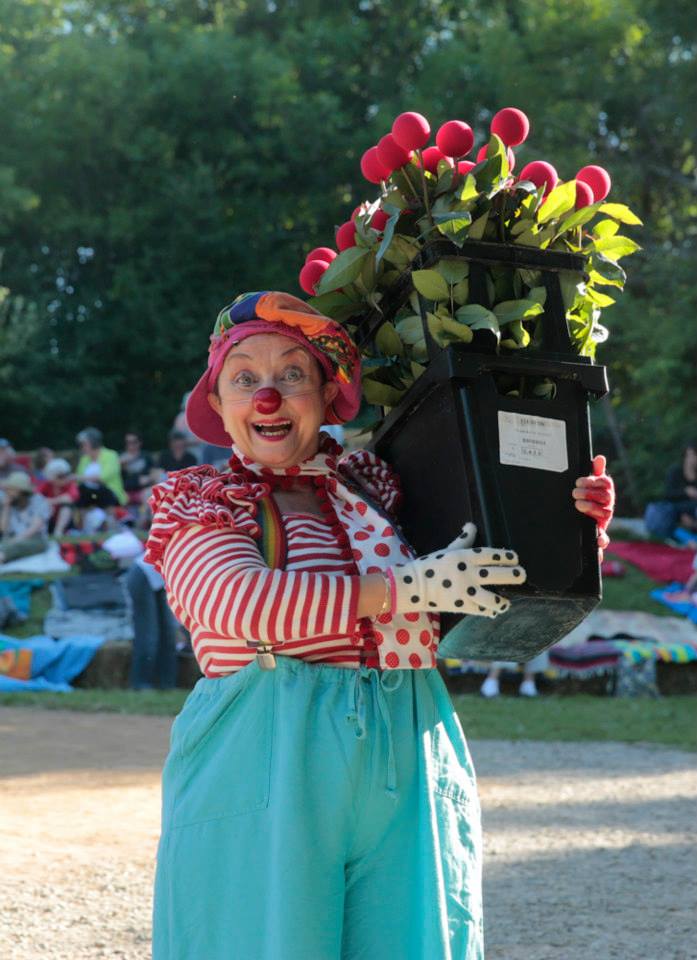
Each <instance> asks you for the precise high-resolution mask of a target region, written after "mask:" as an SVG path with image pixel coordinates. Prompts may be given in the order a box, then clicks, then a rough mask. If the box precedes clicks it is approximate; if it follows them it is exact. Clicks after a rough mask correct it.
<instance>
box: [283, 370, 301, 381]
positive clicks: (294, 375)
mask: <svg viewBox="0 0 697 960" xmlns="http://www.w3.org/2000/svg"><path fill="white" fill-rule="evenodd" d="M302 378H303V372H302V370H300V369H299V368H298V367H291V368H290V370H286V372H285V374H284V375H283V379H284V380H288V381H289V382H290V383H297V382H298V381H299V380H302Z"/></svg>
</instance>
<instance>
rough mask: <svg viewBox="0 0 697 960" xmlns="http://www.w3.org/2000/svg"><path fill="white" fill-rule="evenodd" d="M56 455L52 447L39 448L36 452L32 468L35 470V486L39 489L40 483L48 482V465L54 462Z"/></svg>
mask: <svg viewBox="0 0 697 960" xmlns="http://www.w3.org/2000/svg"><path fill="white" fill-rule="evenodd" d="M53 458H54V454H53V450H51V448H50V447H39V449H38V450H36V451H35V453H34V456H33V457H32V466H33V468H34V476H33V480H34V486H36V487H37V489H38V485H39V484H40V483H42V482H43V481H44V480H46V479H47V478H46V465H47V464H48V463H49V462H50V461H51V460H53Z"/></svg>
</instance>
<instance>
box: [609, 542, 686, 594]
mask: <svg viewBox="0 0 697 960" xmlns="http://www.w3.org/2000/svg"><path fill="white" fill-rule="evenodd" d="M605 552H606V553H612V554H614V555H615V556H617V557H622V559H623V560H626V561H627V562H628V563H633V564H634V566H635V567H639V569H640V570H643V572H644V573H645V574H646V575H647V576H649V577H651V579H652V580H655V581H656V583H674V582H675V581H677V582H678V583H685V582H686V581H687V580H688V579H689V577H690V574H691V573H692V569H693V567H692V564H693V562H694V559H695V551H694V550H688V549H687V548H682V549H680V548H678V547H669V546H667V545H666V544H663V543H641V542H637V543H633V542H629V541H623V540H613V541H612V543H611V544H610V546H609V547H607V549H606V551H605Z"/></svg>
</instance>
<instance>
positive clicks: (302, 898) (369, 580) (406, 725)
mask: <svg viewBox="0 0 697 960" xmlns="http://www.w3.org/2000/svg"><path fill="white" fill-rule="evenodd" d="M359 403H360V357H359V354H358V350H357V348H356V345H355V344H354V343H353V341H352V340H351V338H350V336H349V335H348V333H347V331H346V330H345V329H344V328H343V327H342V326H341V325H340V324H338V323H336V322H335V321H333V320H331V319H329V318H327V317H324V316H322V315H321V314H319V313H318V312H317V311H316V310H314V309H313V308H312V307H311V306H309V305H308V304H306V303H303V301H301V300H298V299H297V298H296V297H293V296H291V295H289V294H286V293H281V292H274V291H269V292H257V293H250V294H244V295H242V296H240V297H238V298H237V299H236V300H235V301H233V302H232V303H231V304H229V305H228V306H226V307H225V308H224V309H223V310H222V311H221V313H220V314H219V316H218V319H217V321H216V324H215V327H214V330H213V334H212V336H211V339H210V347H209V354H208V364H207V368H206V370H205V371H204V373H203V374H202V375H201V377H200V378H199V380H198V383H197V384H196V386H195V388H194V389H193V391H192V392H191V394H190V396H189V398H188V402H187V419H188V422H189V425H190V427H191V430H192V431H193V432H194V433H195V434H196V435H197V436H199V437H200V438H201V439H202V440H204V441H206V442H210V443H216V444H222V443H226V444H227V445H228V447H229V448H230V452H231V455H230V459H229V465H228V467H229V468H228V469H227V470H225V471H218V470H215V469H214V468H212V467H210V466H206V465H201V466H198V467H194V468H188V469H185V470H180V471H177V472H175V473H172V474H170V475H169V476H168V478H167V480H166V481H164V482H163V483H161V484H158V485H157V486H155V487H154V489H153V494H152V497H151V501H150V502H151V506H152V510H153V523H152V527H151V530H150V536H149V539H148V542H147V544H146V554H145V558H146V560H147V561H148V562H149V563H151V564H153V566H154V567H155V568H156V569H157V570H158V571H159V572H160V573H161V575H162V577H163V578H164V581H165V586H166V591H167V598H168V601H169V603H170V606H171V609H172V611H173V613H174V615H175V616H176V618H177V619H178V620H179V621H180V622H181V623H182V624H183V625H184V626H185V627H186V629H187V630H188V631H189V632H190V634H191V638H192V644H193V649H194V652H195V654H196V657H197V660H198V662H199V665H200V667H201V670H202V672H203V677H202V679H201V680H199V682H198V683H197V685H196V687H195V688H194V690H193V691H192V693H191V694H190V696H189V698H188V699H187V701H186V703H185V705H184V707H183V709H182V712H181V713H180V714H179V716H178V717H177V719H176V721H175V723H174V726H173V729H172V735H171V742H170V751H169V754H168V757H167V760H166V763H165V767H164V771H163V793H162V831H161V837H160V842H159V847H158V858H157V871H156V878H155V897H154V907H153V960H165V958H166V960H184V958H191V957H205V958H206V960H223V958H226V960H238V958H239V960H247V958H262V957H263V958H265V960H275V958H278V960H307V958H320V957H321V958H323V960H324V958H327V960H329V958H336V960H339V958H341V960H358V958H362V957H365V956H368V955H370V956H373V957H375V958H376V960H392V958H396V957H399V958H400V960H416V958H417V957H418V958H423V957H429V960H431V958H433V960H438V958H451V960H453V958H459V960H476V958H480V957H481V956H482V955H483V945H482V944H483V939H482V906H481V827H480V822H479V803H478V799H477V792H476V783H475V774H474V770H473V767H472V762H471V758H470V755H469V751H468V748H467V744H466V742H465V739H464V736H463V733H462V729H461V727H460V725H459V722H458V720H457V717H456V715H455V712H454V709H453V707H452V704H451V702H450V700H449V698H448V695H447V692H446V690H445V687H444V685H443V682H442V680H441V678H440V675H439V673H438V671H437V670H436V669H434V668H435V652H436V650H437V646H438V639H439V636H440V627H439V619H438V614H439V612H440V611H444V610H449V611H457V612H460V613H467V614H470V615H475V616H487V617H492V618H495V617H498V616H501V615H503V614H504V613H505V611H506V609H507V608H508V606H509V605H510V604H509V601H508V600H505V599H504V598H502V597H501V596H499V595H497V594H496V592H495V587H496V585H497V584H504V583H520V582H522V581H523V580H524V578H525V572H524V570H523V569H522V567H521V566H520V565H519V563H518V558H517V557H516V555H515V553H514V552H513V551H511V550H504V549H503V548H501V549H494V548H473V542H474V537H475V535H476V531H475V530H474V528H473V526H472V525H471V524H469V525H467V527H466V528H465V529H464V530H463V531H462V533H461V535H460V536H458V537H457V538H456V539H455V540H454V541H453V542H452V543H451V544H448V545H447V546H444V547H443V549H442V550H440V551H438V552H437V553H434V554H431V555H429V556H427V557H418V558H417V557H415V556H414V554H413V552H412V551H411V549H410V547H409V545H408V544H407V543H406V542H405V540H404V538H403V537H402V535H401V534H400V530H399V526H398V523H397V514H398V509H399V504H400V489H399V481H398V479H397V477H396V476H395V475H394V473H393V472H392V471H391V469H390V468H389V466H388V465H387V464H385V463H384V462H382V461H381V460H379V459H378V458H377V457H376V456H375V455H374V454H372V453H369V452H367V451H354V452H353V453H351V454H349V455H346V456H345V455H343V451H342V449H341V447H339V446H338V444H336V443H335V442H334V441H333V440H332V439H331V438H330V437H329V436H328V435H327V434H326V433H323V432H322V431H321V430H320V427H321V424H323V423H330V424H331V423H343V422H346V421H348V420H350V419H351V418H352V417H354V416H355V415H356V413H357V411H358V407H359ZM488 588H492V589H488Z"/></svg>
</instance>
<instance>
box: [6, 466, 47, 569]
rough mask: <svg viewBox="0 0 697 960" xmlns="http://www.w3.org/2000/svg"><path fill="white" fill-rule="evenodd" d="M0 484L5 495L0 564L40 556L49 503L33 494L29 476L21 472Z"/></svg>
mask: <svg viewBox="0 0 697 960" xmlns="http://www.w3.org/2000/svg"><path fill="white" fill-rule="evenodd" d="M0 484H1V485H2V490H3V494H4V497H3V502H2V507H0V563H8V562H9V561H10V560H16V559H17V558H18V557H28V556H31V555H32V554H34V553H43V551H44V550H45V549H46V547H47V545H48V521H49V517H50V515H51V507H50V506H49V504H48V501H47V500H46V498H45V497H42V496H41V494H40V493H35V492H34V490H33V488H32V485H31V479H30V477H29V474H28V473H26V472H24V471H22V470H16V471H15V472H14V473H11V474H10V475H9V476H8V477H6V478H5V479H4V480H2V481H0Z"/></svg>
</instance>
